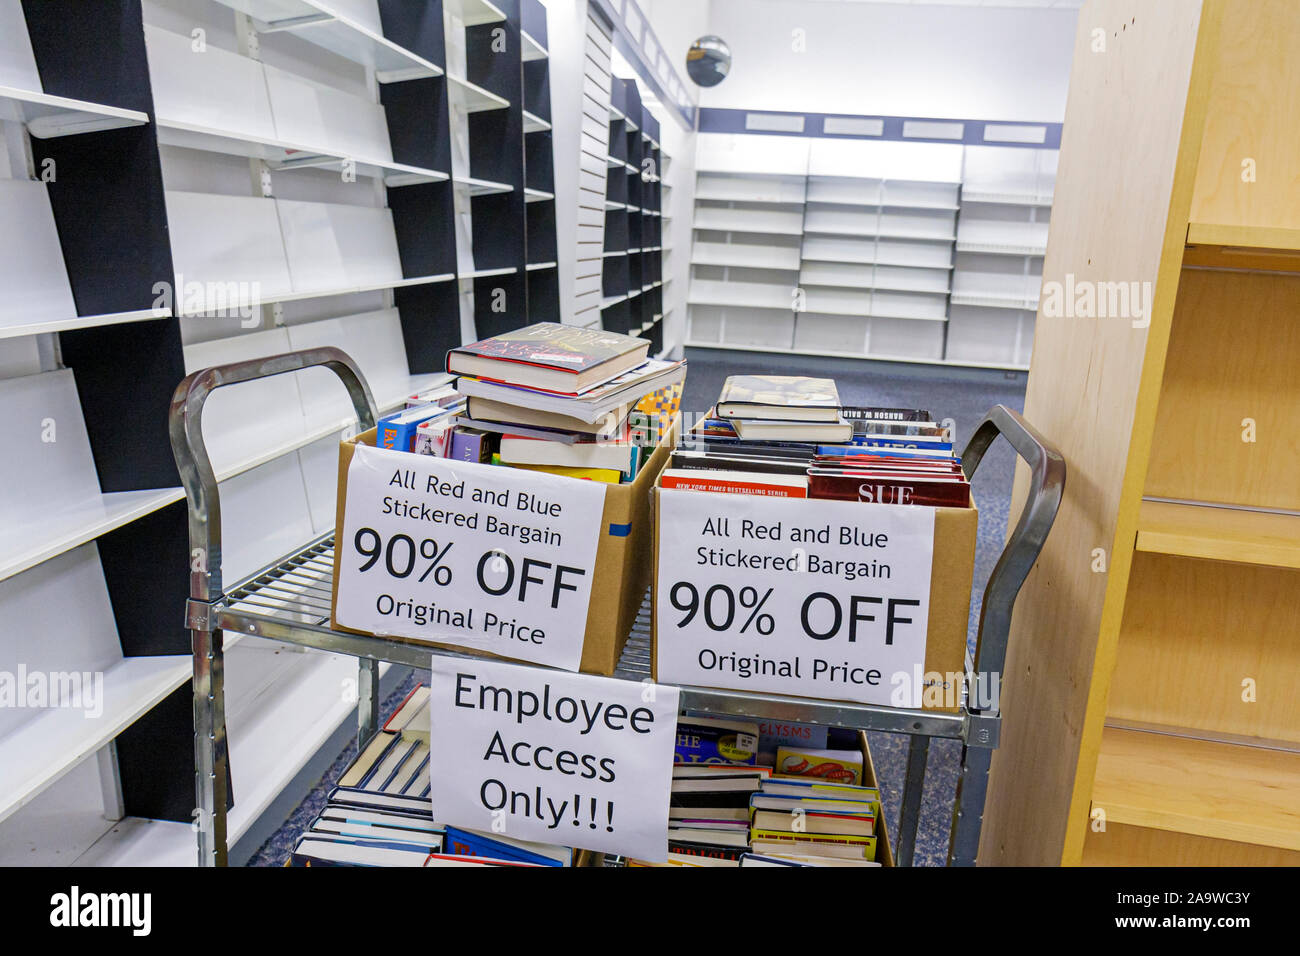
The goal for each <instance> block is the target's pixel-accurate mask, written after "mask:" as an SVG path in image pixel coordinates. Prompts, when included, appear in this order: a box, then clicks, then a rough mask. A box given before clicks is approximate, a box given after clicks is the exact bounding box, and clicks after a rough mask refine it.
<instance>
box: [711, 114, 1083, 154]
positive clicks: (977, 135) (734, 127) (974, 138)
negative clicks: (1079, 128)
mask: <svg viewBox="0 0 1300 956" xmlns="http://www.w3.org/2000/svg"><path fill="white" fill-rule="evenodd" d="M752 113H759V114H762V115H764V116H781V117H794V116H801V117H803V121H804V123H803V131H802V132H799V133H787V132H781V131H779V130H766V129H748V128H746V126H745V117H746V116H749V115H750V114H752ZM699 117H700V126H699V130H700V132H701V133H749V134H753V135H758V136H812V137H818V138H825V139H867V140H891V141H896V142H904V143H949V144H955V145H964V146H1012V147H1016V148H1019V149H1060V148H1061V127H1062V124H1060V123H1028V122H1012V121H1008V120H974V119H946V118H938V117H931V116H844V115H843V114H838V113H790V112H781V111H778V110H732V109H713V108H709V107H705V108H703V109H701V110H700V111H699ZM827 117H835V118H837V119H854V120H880V121H881V122H882V123H883V124H884V129H883V130H882V131H881V134H880V135H879V136H863V135H852V134H849V135H845V134H843V133H827V132H826V131H825V129H824V124H825V121H826V119H827ZM907 122H920V123H961V124H962V127H963V128H962V132H963V135H962V138H961V139H928V138H923V137H919V136H904V135H903V124H904V123H907ZM985 126H1042V127H1045V128H1046V130H1047V132H1046V135H1045V136H1044V139H1043V142H1041V143H1008V142H1003V141H1001V140H986V139H985V138H984V127H985Z"/></svg>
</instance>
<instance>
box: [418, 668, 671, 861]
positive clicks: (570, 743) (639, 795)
mask: <svg viewBox="0 0 1300 956" xmlns="http://www.w3.org/2000/svg"><path fill="white" fill-rule="evenodd" d="M678 696H679V695H678V691H677V688H675V687H664V686H661V685H656V684H651V683H649V682H645V683H636V682H634V681H626V680H614V679H612V678H607V677H592V676H589V675H586V674H566V673H562V672H559V671H547V670H541V669H538V668H531V667H522V666H518V665H512V664H505V663H501V662H497V661H486V660H483V661H468V660H460V661H454V660H450V659H447V658H435V659H434V667H433V677H432V680H431V682H430V695H429V711H430V716H431V721H432V724H431V733H430V737H429V741H430V753H429V767H430V797H431V798H432V801H433V811H434V817H435V819H437V820H438V822H439V823H444V824H450V825H452V826H460V827H467V828H469V829H473V830H478V831H481V832H483V833H485V834H487V835H489V836H491V835H492V834H494V833H499V834H502V835H504V836H508V837H515V838H518V839H521V840H532V841H539V842H542V843H556V844H560V845H563V846H576V847H581V848H583V849H588V850H596V851H601V852H606V853H621V854H625V855H627V856H633V857H637V858H639V859H643V860H649V861H653V862H662V861H663V860H665V859H666V858H667V852H668V798H669V792H670V790H671V788H672V769H673V746H674V743H675V739H676V730H677V706H678Z"/></svg>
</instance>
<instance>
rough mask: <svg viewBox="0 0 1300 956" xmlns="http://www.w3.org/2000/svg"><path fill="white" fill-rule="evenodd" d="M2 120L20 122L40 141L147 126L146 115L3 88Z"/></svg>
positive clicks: (147, 117) (97, 104)
mask: <svg viewBox="0 0 1300 956" xmlns="http://www.w3.org/2000/svg"><path fill="white" fill-rule="evenodd" d="M0 118H2V119H16V120H20V121H21V122H22V123H23V124H24V125H25V126H26V127H27V130H28V132H29V133H31V135H32V136H34V137H36V138H37V139H54V138H57V137H59V136H76V135H80V134H81V133H96V132H101V131H103V130H110V129H123V128H125V127H128V126H144V125H146V124H147V123H148V122H149V116H148V114H147V113H141V112H140V111H138V110H127V109H122V108H120V107H117V106H106V105H104V104H102V103H91V102H88V101H86V100H74V99H70V98H68V97H66V96H53V95H51V94H49V93H42V92H40V91H37V90H20V89H15V88H14V87H10V86H0Z"/></svg>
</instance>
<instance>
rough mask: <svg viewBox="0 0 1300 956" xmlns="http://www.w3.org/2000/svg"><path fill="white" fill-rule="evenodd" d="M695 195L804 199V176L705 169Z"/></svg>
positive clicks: (775, 200) (726, 198)
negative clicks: (723, 171)
mask: <svg viewBox="0 0 1300 956" xmlns="http://www.w3.org/2000/svg"><path fill="white" fill-rule="evenodd" d="M695 198H696V199H715V200H722V201H730V202H756V203H782V204H799V203H802V202H803V201H804V179H803V177H801V176H777V175H773V176H754V175H748V176H747V175H740V174H738V175H734V176H724V175H720V174H718V173H709V172H702V173H700V174H699V177H698V179H697V181H696V186H695Z"/></svg>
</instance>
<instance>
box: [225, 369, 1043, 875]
mask: <svg viewBox="0 0 1300 956" xmlns="http://www.w3.org/2000/svg"><path fill="white" fill-rule="evenodd" d="M687 358H688V360H689V372H688V374H687V378H686V388H685V391H684V394H683V397H682V409H683V410H684V411H688V412H703V411H705V410H707V409H708V408H709V406H711V405H712V404H713V402H714V400H715V399H716V398H717V396H718V392H719V390H720V389H721V387H722V382H723V379H725V378H726V377H727V376H728V375H732V374H743V373H749V374H772V375H778V374H780V375H817V376H823V377H833V378H834V379H835V380H836V383H837V384H838V386H839V392H840V400H841V401H842V402H844V403H845V404H860V405H891V406H897V407H907V408H925V409H928V410H930V411H931V412H932V413H933V414H934V416H935V418H936V420H943V419H946V418H951V419H953V420H954V421H955V422H956V437H955V442H956V444H957V446H958V447H961V446H962V445H964V444H965V442H966V440H967V439H969V437H970V435H971V434H972V433H973V432H974V430H975V428H976V427H977V426H978V425H979V423H980V421H981V420H982V419H983V418H984V415H985V413H986V412H987V411H988V409H989V408H991V407H992V406H994V405H999V404H1001V405H1006V406H1008V407H1010V408H1013V409H1015V410H1017V411H1022V410H1023V408H1024V395H1025V376H1024V374H1023V373H1018V372H999V371H992V370H983V369H955V368H940V367H934V366H923V365H904V364H888V365H886V364H880V363H866V362H852V361H845V360H834V359H815V358H809V357H805V356H787V355H768V354H755V353H734V352H728V353H722V352H717V351H712V350H691V351H690V352H689V353H688V355H687ZM1015 458H1016V456H1015V452H1014V451H1012V449H1011V447H1010V446H1009V445H1008V444H1007V443H1006V442H998V443H996V444H995V445H994V446H993V448H991V449H990V450H989V452H988V454H987V455H985V457H984V461H983V463H982V464H981V465H980V469H979V471H978V472H977V473H976V475H975V480H974V482H973V487H974V494H975V498H976V502H977V504H978V506H979V509H980V519H979V535H978V539H977V544H976V553H975V581H974V585H975V586H974V594H973V596H972V600H971V612H970V624H969V631H968V635H969V636H968V640H969V643H970V646H971V648H972V649H973V648H974V643H975V636H976V631H977V628H978V626H979V611H980V599H981V597H982V596H983V591H984V586H985V584H986V583H987V581H988V577H989V574H990V573H991V572H992V570H993V566H994V564H996V562H997V559H998V555H999V554H1000V553H1001V550H1002V544H1003V541H1004V539H1005V538H1006V533H1007V512H1008V508H1009V505H1010V498H1011V483H1012V479H1013V476H1014V468H1015ZM424 679H426V674H425V673H423V672H420V671H413V672H411V673H410V674H409V675H408V676H406V677H405V678H404V679H403V680H402V682H401V683H400V684H399V686H398V687H397V689H396V690H395V691H393V692H392V693H390V694H389V695H388V697H387V699H386V700H385V701H384V702H383V705H382V708H381V709H382V711H383V718H384V719H387V717H388V716H389V715H390V714H391V713H392V712H393V710H394V709H396V707H397V705H398V704H399V703H400V702H401V700H402V698H403V697H405V696H406V694H407V693H408V692H409V691H410V689H411V688H412V687H413V686H415V684H416V682H417V681H421V680H424ZM870 742H871V751H872V757H873V760H874V761H875V764H876V770H877V773H878V774H879V776H880V783H881V791H882V793H881V797H882V801H883V803H884V810H885V817H886V819H887V821H889V824H890V831H891V836H892V837H893V838H894V840H895V842H896V841H897V821H898V809H899V801H900V799H901V784H902V780H903V775H904V768H905V766H906V761H907V749H908V738H907V737H904V736H902V735H896V734H881V733H873V734H870ZM355 755H356V740H355V738H354V739H353V740H352V742H351V743H349V744H348V745H347V747H346V748H345V749H344V750H343V752H342V753H340V754H339V755H338V757H337V759H335V760H334V761H333V763H332V764H331V765H330V767H329V769H328V771H326V773H325V774H324V776H322V778H321V779H320V780H319V781H318V782H317V783H316V785H315V786H314V787H313V788H312V789H311V791H310V792H309V793H308V794H307V796H306V798H305V799H304V800H303V802H302V803H301V804H300V805H299V806H297V807H296V808H295V809H294V810H293V811H292V812H291V813H290V814H289V816H288V818H287V819H286V820H285V821H284V823H283V825H281V826H280V827H279V829H278V830H276V831H275V833H274V834H273V835H272V836H271V837H270V838H269V839H268V840H267V841H266V842H265V843H264V844H263V845H262V847H261V848H260V849H259V850H258V851H257V852H256V853H255V854H254V855H253V857H252V859H251V860H250V861H249V864H250V865H252V866H282V865H283V864H284V862H285V860H286V859H288V856H289V854H290V852H291V851H292V848H293V844H294V842H295V841H296V840H297V838H298V836H299V834H301V833H302V832H303V831H304V830H305V829H306V828H307V826H308V825H309V824H310V823H311V821H312V819H313V818H314V817H315V816H316V814H317V813H318V812H319V811H320V810H321V808H322V807H324V804H325V798H326V795H327V794H328V792H329V790H330V788H331V787H333V786H334V784H335V783H336V782H337V780H338V778H339V776H340V775H341V774H342V772H343V770H344V769H345V768H346V767H347V765H348V764H349V763H350V762H351V760H352V759H353V757H354V756H355ZM960 759H961V748H960V745H959V744H958V743H957V742H956V741H944V740H936V741H934V742H933V744H932V745H931V747H930V754H929V761H928V765H927V771H926V781H925V787H924V790H923V799H922V805H921V821H920V827H919V831H918V834H917V841H916V851H915V856H914V860H913V862H914V864H915V865H918V866H942V865H943V863H944V861H945V859H946V857H947V851H948V828H949V825H950V821H951V817H952V804H953V796H954V793H955V790H956V785H957V771H958V766H959V763H960Z"/></svg>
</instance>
